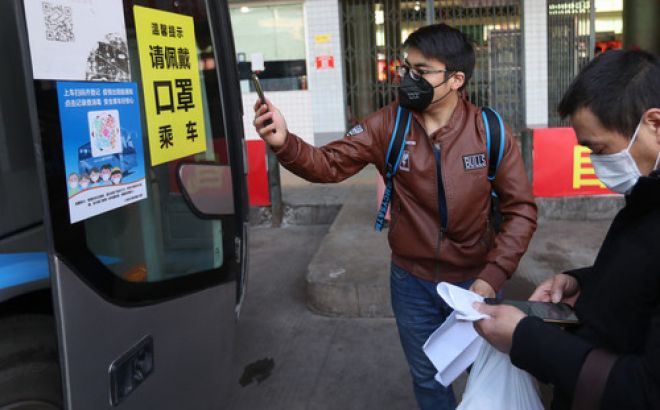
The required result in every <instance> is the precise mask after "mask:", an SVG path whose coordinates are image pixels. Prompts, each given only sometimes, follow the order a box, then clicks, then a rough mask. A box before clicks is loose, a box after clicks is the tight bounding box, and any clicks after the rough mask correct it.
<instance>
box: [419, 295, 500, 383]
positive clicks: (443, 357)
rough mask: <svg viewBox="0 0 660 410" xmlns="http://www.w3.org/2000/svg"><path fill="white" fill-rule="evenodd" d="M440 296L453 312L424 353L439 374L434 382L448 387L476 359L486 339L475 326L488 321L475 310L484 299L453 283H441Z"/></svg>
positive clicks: (427, 341) (426, 346) (433, 335)
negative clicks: (475, 306)
mask: <svg viewBox="0 0 660 410" xmlns="http://www.w3.org/2000/svg"><path fill="white" fill-rule="evenodd" d="M437 291H438V294H439V295H440V297H442V299H443V300H444V301H445V302H446V303H447V304H448V305H449V306H450V307H451V308H452V309H454V312H452V313H451V315H449V317H447V320H445V322H444V323H443V324H442V325H441V326H440V327H439V328H438V329H437V330H436V331H435V332H433V333H432V334H431V336H430V337H429V338H428V339H427V340H426V343H424V346H423V347H422V349H423V350H424V353H425V354H426V356H427V357H428V358H429V360H430V361H431V363H433V366H435V368H436V369H437V370H438V373H437V374H436V376H435V379H436V380H437V381H438V383H440V384H442V385H443V386H445V387H446V386H449V385H450V384H451V383H452V382H453V381H454V380H456V378H457V377H458V376H459V375H460V374H461V373H462V372H463V371H464V370H465V369H467V368H468V366H470V365H471V364H472V363H473V362H474V360H475V359H476V357H477V354H478V353H479V349H480V348H481V345H482V344H483V338H482V337H481V336H479V335H478V334H477V332H476V331H475V330H474V326H473V325H472V322H473V321H475V320H479V319H483V318H487V317H488V315H484V314H482V313H479V312H478V311H477V310H476V309H474V308H473V307H472V303H473V302H482V301H483V297H481V296H480V295H478V294H476V293H474V292H471V291H469V290H466V289H463V288H460V287H458V286H455V285H452V284H450V283H446V282H441V283H439V284H438V287H437Z"/></svg>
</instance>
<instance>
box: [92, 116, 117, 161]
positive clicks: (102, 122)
mask: <svg viewBox="0 0 660 410" xmlns="http://www.w3.org/2000/svg"><path fill="white" fill-rule="evenodd" d="M87 119H88V121H89V142H90V144H91V146H92V156H94V157H100V156H102V155H108V154H121V153H122V143H121V132H120V126H119V112H118V111H117V110H107V111H90V112H88V113H87Z"/></svg>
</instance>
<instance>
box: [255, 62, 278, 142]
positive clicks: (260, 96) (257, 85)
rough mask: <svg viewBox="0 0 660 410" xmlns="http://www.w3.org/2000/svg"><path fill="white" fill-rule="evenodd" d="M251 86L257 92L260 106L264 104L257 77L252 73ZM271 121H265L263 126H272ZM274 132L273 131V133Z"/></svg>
mask: <svg viewBox="0 0 660 410" xmlns="http://www.w3.org/2000/svg"><path fill="white" fill-rule="evenodd" d="M252 84H254V89H255V90H256V91H257V95H258V96H259V99H260V100H261V103H262V104H266V98H265V97H264V89H263V88H261V83H260V82H259V77H257V75H256V74H255V73H252ZM272 123H273V121H272V120H266V122H264V125H266V126H268V125H270V124H272ZM274 132H275V130H273V133H274Z"/></svg>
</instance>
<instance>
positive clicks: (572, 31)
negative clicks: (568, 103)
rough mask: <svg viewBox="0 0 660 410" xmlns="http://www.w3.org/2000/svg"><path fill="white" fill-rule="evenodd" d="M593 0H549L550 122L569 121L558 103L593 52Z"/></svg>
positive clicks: (556, 124) (558, 124)
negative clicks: (558, 110) (560, 110)
mask: <svg viewBox="0 0 660 410" xmlns="http://www.w3.org/2000/svg"><path fill="white" fill-rule="evenodd" d="M595 42H596V37H595V8H594V0H582V1H567V0H548V125H549V126H551V127H554V126H561V125H566V124H567V122H566V121H562V120H561V118H559V115H558V114H557V106H558V105H559V101H560V100H561V97H562V95H563V94H564V92H565V91H566V89H567V88H568V86H569V85H570V83H571V81H572V80H573V78H575V76H576V75H577V73H578V72H579V71H580V69H581V68H582V67H584V65H585V64H587V63H588V62H589V60H590V59H591V58H593V55H594V47H595Z"/></svg>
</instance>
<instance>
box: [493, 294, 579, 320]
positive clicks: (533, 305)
mask: <svg viewBox="0 0 660 410" xmlns="http://www.w3.org/2000/svg"><path fill="white" fill-rule="evenodd" d="M484 302H485V303H487V304H489V305H499V304H505V305H511V306H515V307H517V308H518V309H520V310H522V311H523V312H524V313H525V314H527V315H529V316H535V317H538V318H541V319H542V320H543V321H544V322H547V323H555V324H560V325H568V326H571V325H573V326H574V325H579V324H580V320H579V319H578V317H577V315H576V314H575V311H574V310H573V308H572V307H571V306H570V305H568V304H566V303H552V302H531V301H529V300H511V299H502V300H498V299H484Z"/></svg>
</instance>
